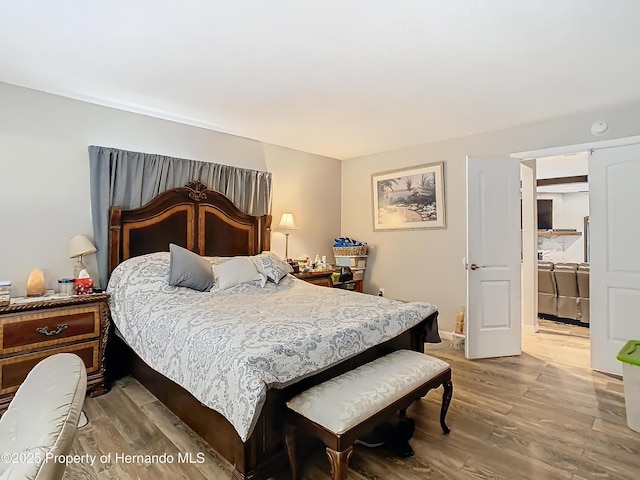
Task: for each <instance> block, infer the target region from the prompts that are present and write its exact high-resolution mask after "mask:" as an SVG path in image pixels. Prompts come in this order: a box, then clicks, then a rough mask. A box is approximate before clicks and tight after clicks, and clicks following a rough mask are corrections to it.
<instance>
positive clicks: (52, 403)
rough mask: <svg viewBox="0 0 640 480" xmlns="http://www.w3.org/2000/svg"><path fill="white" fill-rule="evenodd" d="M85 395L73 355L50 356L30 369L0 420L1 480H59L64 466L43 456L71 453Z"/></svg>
mask: <svg viewBox="0 0 640 480" xmlns="http://www.w3.org/2000/svg"><path fill="white" fill-rule="evenodd" d="M86 392H87V372H86V370H85V366H84V363H83V362H82V360H81V359H80V357H78V356H77V355H74V354H71V353H61V354H57V355H53V356H51V357H48V358H45V359H44V360H42V361H41V362H40V363H38V364H37V365H36V366H35V367H33V369H32V370H31V371H30V372H29V374H28V375H27V378H26V379H25V380H24V382H23V383H22V384H21V385H20V388H19V389H18V391H17V392H16V394H15V396H14V397H13V400H11V403H10V404H9V408H8V409H7V411H6V412H5V413H4V415H3V416H2V418H0V452H1V453H3V454H4V455H2V456H1V457H0V480H13V479H16V480H17V479H20V480H26V479H28V480H50V479H61V478H62V475H63V473H64V468H65V464H64V463H62V462H55V461H53V460H51V459H50V460H48V461H47V460H46V459H47V454H49V456H51V455H65V454H67V453H68V452H69V450H70V448H71V444H72V442H73V437H74V435H75V433H76V430H77V428H78V420H79V418H80V413H81V412H82V405H83V404H84V398H85V395H86ZM7 453H9V454H10V455H9V456H7V455H6V454H7ZM7 457H9V458H7ZM49 458H52V457H49ZM8 459H10V460H11V461H10V462H9V463H7V460H8ZM16 460H24V461H22V462H20V461H18V462H15V461H16ZM14 462H15V463H14Z"/></svg>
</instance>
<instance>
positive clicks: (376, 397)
mask: <svg viewBox="0 0 640 480" xmlns="http://www.w3.org/2000/svg"><path fill="white" fill-rule="evenodd" d="M440 385H443V387H444V394H443V397H442V407H441V409H440V425H441V426H442V430H443V431H444V433H449V431H450V430H449V427H447V425H446V424H445V417H446V414H447V409H448V408H449V403H450V402H451V395H452V393H453V385H452V383H451V368H450V367H449V364H448V363H447V362H445V361H443V360H440V359H438V358H434V357H431V356H429V355H425V354H423V353H419V352H415V351H411V350H398V351H396V352H393V353H390V354H388V355H385V356H384V357H381V358H378V359H376V360H374V361H372V362H370V363H367V364H366V365H362V366H361V367H358V368H356V369H355V370H352V371H350V372H347V373H344V374H342V375H340V376H338V377H336V378H333V379H331V380H328V381H326V382H324V383H321V384H320V385H316V386H315V387H311V388H310V389H309V390H306V391H304V392H302V393H300V394H299V395H296V396H295V397H293V398H292V399H291V400H290V401H288V402H287V407H288V411H287V424H286V426H285V446H286V449H287V455H288V456H289V463H290V466H291V476H292V478H293V480H295V479H296V478H297V466H296V458H295V456H296V453H295V434H296V431H297V429H300V430H301V431H302V432H304V433H306V434H308V435H312V436H315V437H317V438H319V439H320V440H322V441H323V442H324V444H325V445H326V447H327V455H328V456H329V461H330V462H331V478H332V480H344V479H346V478H347V469H348V464H349V458H350V457H351V453H352V451H353V443H354V442H355V441H356V439H357V438H358V437H361V436H364V435H367V434H368V433H370V432H371V431H372V430H373V429H374V428H375V427H376V426H377V425H378V424H380V423H381V422H383V421H384V420H386V419H387V418H388V417H390V416H392V415H393V414H395V412H397V411H400V415H401V416H404V415H405V411H406V409H407V407H409V405H411V403H413V401H414V400H417V399H419V398H421V397H423V396H425V395H426V394H427V392H428V391H429V390H431V389H432V388H437V387H439V386H440Z"/></svg>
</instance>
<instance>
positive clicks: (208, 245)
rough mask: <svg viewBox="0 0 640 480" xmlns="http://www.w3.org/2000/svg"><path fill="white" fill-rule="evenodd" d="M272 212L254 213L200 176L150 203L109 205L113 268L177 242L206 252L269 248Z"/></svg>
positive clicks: (226, 253) (240, 252) (245, 252)
mask: <svg viewBox="0 0 640 480" xmlns="http://www.w3.org/2000/svg"><path fill="white" fill-rule="evenodd" d="M270 226H271V215H262V216H253V215H248V214H246V213H244V212H241V211H240V210H238V208H237V207H236V206H235V205H234V204H233V203H232V202H231V200H229V199H228V198H227V197H225V196H224V195H222V194H221V193H218V192H214V191H213V190H208V189H207V187H206V185H204V184H203V183H201V182H199V181H194V182H190V183H189V184H187V185H186V186H185V187H179V188H174V189H173V190H167V191H166V192H163V193H161V194H160V195H158V196H157V197H156V198H154V199H153V200H151V201H150V202H149V203H147V204H146V205H143V206H142V207H139V208H133V209H130V210H124V209H122V208H121V207H111V208H110V209H109V273H111V272H112V271H113V269H114V268H116V266H117V265H118V264H119V263H121V262H122V261H124V260H126V259H128V258H131V257H135V256H138V255H144V254H146V253H152V252H168V251H169V244H170V243H175V244H176V245H180V246H181V247H184V248H188V249H189V250H191V251H192V252H195V253H197V254H199V255H206V256H234V255H256V254H258V253H260V252H262V251H263V250H269V248H270V239H271V237H270V235H269V227H270Z"/></svg>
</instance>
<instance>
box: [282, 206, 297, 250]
mask: <svg viewBox="0 0 640 480" xmlns="http://www.w3.org/2000/svg"><path fill="white" fill-rule="evenodd" d="M278 229H279V230H283V231H284V235H285V237H286V239H285V243H284V245H285V246H284V258H285V261H286V262H288V261H289V231H290V230H297V229H298V227H297V226H296V221H295V220H294V219H293V213H289V212H285V213H283V214H282V218H280V225H278Z"/></svg>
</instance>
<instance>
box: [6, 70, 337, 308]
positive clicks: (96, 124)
mask: <svg viewBox="0 0 640 480" xmlns="http://www.w3.org/2000/svg"><path fill="white" fill-rule="evenodd" d="M92 144H93V145H103V146H109V147H116V148H122V149H127V150H134V151H142V152H149V153H158V154H164V155H171V156H175V157H181V158H190V159H194V160H202V161H211V162H216V163H222V164H227V165H235V166H239V167H244V168H252V169H256V170H268V171H270V172H272V174H273V181H274V192H273V213H274V217H275V216H277V218H274V223H276V224H277V222H278V221H279V214H280V213H281V212H282V210H283V209H285V208H293V207H292V203H293V204H295V205H296V208H299V209H300V212H301V215H300V219H299V220H300V223H301V224H302V225H308V224H306V222H310V221H311V215H309V216H307V211H311V210H313V211H314V212H315V215H316V216H317V217H318V218H322V219H324V220H323V221H322V222H319V223H318V224H317V225H314V228H312V229H303V228H301V229H300V230H299V231H298V232H296V233H295V234H294V235H292V237H291V239H292V241H294V239H295V241H296V242H300V245H301V246H304V247H305V248H308V249H314V250H320V248H321V245H322V242H324V241H325V239H326V238H329V237H331V238H332V237H333V236H337V235H338V233H339V221H340V220H339V215H340V213H339V210H340V194H339V192H340V190H339V187H338V182H339V176H340V163H339V161H338V160H334V159H327V158H325V157H319V156H316V155H311V154H307V153H303V152H299V151H296V150H291V149H287V148H282V147H275V146H273V145H267V144H263V143H261V142H257V141H255V140H251V139H247V138H242V137H237V136H233V135H227V134H223V133H219V132H214V131H210V130H205V129H202V128H197V127H191V126H187V125H182V124H178V123H174V122H170V121H166V120H159V119H155V118H151V117H147V116H144V115H138V114H133V113H128V112H123V111H120V110H116V109H112V108H107V107H102V106H98V105H93V104H89V103H85V102H80V101H76V100H71V99H68V98H64V97H60V96H56V95H51V94H46V93H42V92H37V91H34V90H29V89H25V88H21V87H16V86H13V85H8V84H3V83H0V205H1V208H0V279H1V280H5V279H6V280H11V281H12V282H13V288H12V295H14V296H16V295H23V294H24V292H25V285H26V279H27V276H28V274H29V272H30V271H31V269H33V268H34V267H39V268H41V269H42V270H43V271H44V273H45V280H46V285H47V288H54V287H55V285H56V280H57V279H58V278H61V277H68V276H70V275H71V274H72V271H73V263H74V260H72V259H69V258H68V240H69V238H70V237H71V236H73V235H77V234H87V235H89V236H91V235H92V223H91V213H90V197H89V160H88V150H87V147H88V146H89V145H92ZM310 171H311V172H316V173H317V174H318V176H319V178H320V180H321V181H320V182H309V183H307V184H306V185H305V192H304V194H302V193H301V187H296V186H295V185H292V184H291V183H290V182H289V181H288V180H287V179H293V178H298V179H303V178H305V177H307V176H308V173H309V172H310ZM328 179H330V181H329V180H328ZM283 184H284V185H285V187H283ZM319 199H322V201H319ZM327 219H329V220H327ZM316 226H317V227H318V228H316ZM319 231H321V232H322V233H319ZM278 235H279V234H277V233H275V234H274V235H273V245H274V251H276V253H279V254H281V255H283V254H284V246H283V247H282V252H280V250H278V248H279V246H278V238H277V237H278ZM328 251H330V245H329V246H328ZM318 253H320V252H318ZM86 263H87V265H88V267H89V270H90V271H91V272H92V273H95V269H96V266H95V258H94V256H88V257H86Z"/></svg>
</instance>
